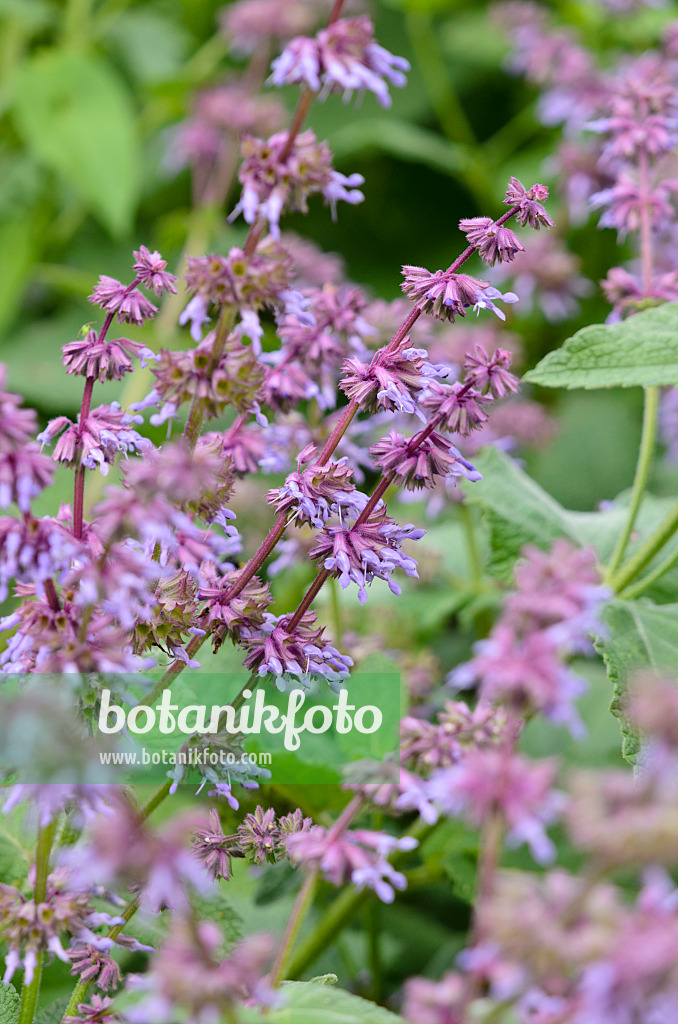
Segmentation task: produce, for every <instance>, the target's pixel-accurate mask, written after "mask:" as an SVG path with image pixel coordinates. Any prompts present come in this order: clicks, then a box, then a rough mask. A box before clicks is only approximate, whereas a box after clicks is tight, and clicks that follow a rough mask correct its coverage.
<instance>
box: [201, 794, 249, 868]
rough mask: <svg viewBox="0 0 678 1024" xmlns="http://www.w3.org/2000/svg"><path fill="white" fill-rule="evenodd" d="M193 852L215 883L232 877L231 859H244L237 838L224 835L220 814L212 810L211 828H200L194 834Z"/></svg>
mask: <svg viewBox="0 0 678 1024" xmlns="http://www.w3.org/2000/svg"><path fill="white" fill-rule="evenodd" d="M193 850H194V852H195V855H196V857H197V858H198V860H199V861H201V862H202V863H203V864H204V865H205V868H206V870H207V872H208V874H209V875H210V877H211V878H213V879H214V880H215V881H216V880H218V879H219V878H224V879H226V881H228V879H229V878H230V877H231V858H232V857H242V856H243V853H242V852H241V851H240V850H239V849H238V842H237V836H227V835H224V832H223V829H222V827H221V822H220V820H219V812H218V811H216V810H214V808H212V810H210V813H209V826H208V827H203V828H198V829H196V830H195V832H194V833H193Z"/></svg>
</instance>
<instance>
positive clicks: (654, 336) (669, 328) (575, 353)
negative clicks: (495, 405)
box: [524, 302, 678, 388]
mask: <svg viewBox="0 0 678 1024" xmlns="http://www.w3.org/2000/svg"><path fill="white" fill-rule="evenodd" d="M524 379H525V380H527V381H530V383H532V384H541V385H542V386H543V387H547V388H614V387H623V388H629V387H650V386H651V385H655V384H656V385H668V384H673V385H678V305H676V303H675V302H667V303H666V304H665V305H663V306H657V307H656V308H654V309H647V310H645V311H644V312H642V313H636V314H635V315H634V316H632V317H629V318H628V320H622V322H621V323H618V324H593V325H592V326H590V327H583V328H582V329H581V331H577V333H576V334H574V335H573V336H572V337H571V338H568V339H567V341H566V342H565V344H564V345H563V346H562V347H561V348H559V349H556V351H555V352H549V354H548V355H547V356H545V357H544V359H542V360H541V362H540V363H539V364H538V365H537V366H536V367H535V368H534V370H530V372H529V373H527V374H525V377H524Z"/></svg>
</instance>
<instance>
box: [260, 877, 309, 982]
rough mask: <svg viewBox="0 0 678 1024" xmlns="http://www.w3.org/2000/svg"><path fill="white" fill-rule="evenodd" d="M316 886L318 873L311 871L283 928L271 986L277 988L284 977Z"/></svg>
mask: <svg viewBox="0 0 678 1024" xmlns="http://www.w3.org/2000/svg"><path fill="white" fill-rule="evenodd" d="M317 884H318V872H317V871H311V872H309V874H308V875H306V878H305V879H304V883H303V885H302V887H301V889H300V890H299V892H298V894H297V898H296V900H295V903H294V907H293V908H292V913H291V914H290V918H289V921H288V922H287V927H286V928H285V934H284V935H283V937H282V942H281V943H280V948H279V949H278V952H277V954H276V958H275V963H274V964H273V970H272V972H271V984H272V985H273V986H274V987H277V986H278V985H279V984H280V982H281V981H282V980H283V978H284V976H285V968H286V967H287V964H288V962H289V958H290V954H291V953H292V949H293V947H294V943H295V942H296V940H297V936H298V934H299V931H300V929H301V926H302V924H303V923H304V921H305V919H306V915H307V914H308V911H309V910H310V908H311V905H312V903H313V897H314V895H315V890H316V887H317Z"/></svg>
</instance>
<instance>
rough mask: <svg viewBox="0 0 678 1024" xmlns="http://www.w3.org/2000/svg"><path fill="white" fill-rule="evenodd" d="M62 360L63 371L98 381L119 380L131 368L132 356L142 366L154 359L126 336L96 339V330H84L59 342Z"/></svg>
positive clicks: (146, 349)
mask: <svg viewBox="0 0 678 1024" xmlns="http://www.w3.org/2000/svg"><path fill="white" fill-rule="evenodd" d="M61 351H62V352H63V357H62V360H61V361H62V363H63V364H64V366H65V367H66V373H77V374H80V376H82V377H95V378H96V379H97V380H99V381H101V382H102V383H103V382H104V381H106V380H122V378H123V377H124V376H125V374H127V373H130V371H131V370H132V369H133V365H132V357H135V358H137V359H139V360H140V362H141V365H142V366H146V365H147V361H148V360H149V359H155V354H154V353H153V352H151V350H150V348H147V347H146V346H145V345H142V344H141V343H140V342H138V341H130V340H129V338H117V339H116V340H115V341H102V342H99V340H98V335H97V332H96V331H88V333H87V335H86V337H85V338H83V339H81V340H79V341H69V342H68V343H67V344H66V345H62V348H61Z"/></svg>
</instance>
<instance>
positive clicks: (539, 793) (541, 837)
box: [428, 747, 562, 863]
mask: <svg viewBox="0 0 678 1024" xmlns="http://www.w3.org/2000/svg"><path fill="white" fill-rule="evenodd" d="M555 771H556V766H555V764H554V763H553V762H552V761H540V762H536V761H528V760H526V759H525V758H524V757H521V756H520V755H519V754H514V753H512V752H511V751H510V750H509V749H507V748H506V747H497V748H488V749H486V750H473V749H471V750H469V751H468V753H466V754H465V756H464V757H463V758H462V759H461V760H460V761H459V762H458V763H457V764H456V765H453V766H452V767H451V768H440V769H437V770H436V771H435V772H434V773H433V775H432V776H431V779H430V782H429V784H428V792H429V796H430V797H431V798H432V799H433V800H434V801H435V802H437V803H438V804H439V806H440V807H441V809H442V811H443V812H444V813H445V814H448V815H463V816H464V817H466V818H467V819H468V820H469V821H470V822H471V823H472V824H474V825H476V826H479V825H481V824H482V823H483V821H485V820H486V819H487V817H488V816H489V815H491V814H500V815H501V816H502V817H503V818H504V820H505V822H506V825H507V827H508V834H507V841H508V842H509V844H510V845H512V846H520V845H521V844H522V843H527V845H528V846H529V847H530V850H531V852H532V856H533V857H534V858H535V860H537V861H539V862H540V863H544V862H546V861H548V860H551V859H552V857H553V856H554V854H555V847H554V846H553V843H552V842H551V840H550V839H549V838H548V836H547V835H546V832H545V825H549V824H551V823H552V822H553V821H554V820H555V819H556V817H557V814H558V812H559V810H560V807H561V802H562V801H561V799H560V795H559V794H557V793H555V792H554V791H553V789H552V785H553V779H554V776H555Z"/></svg>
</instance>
